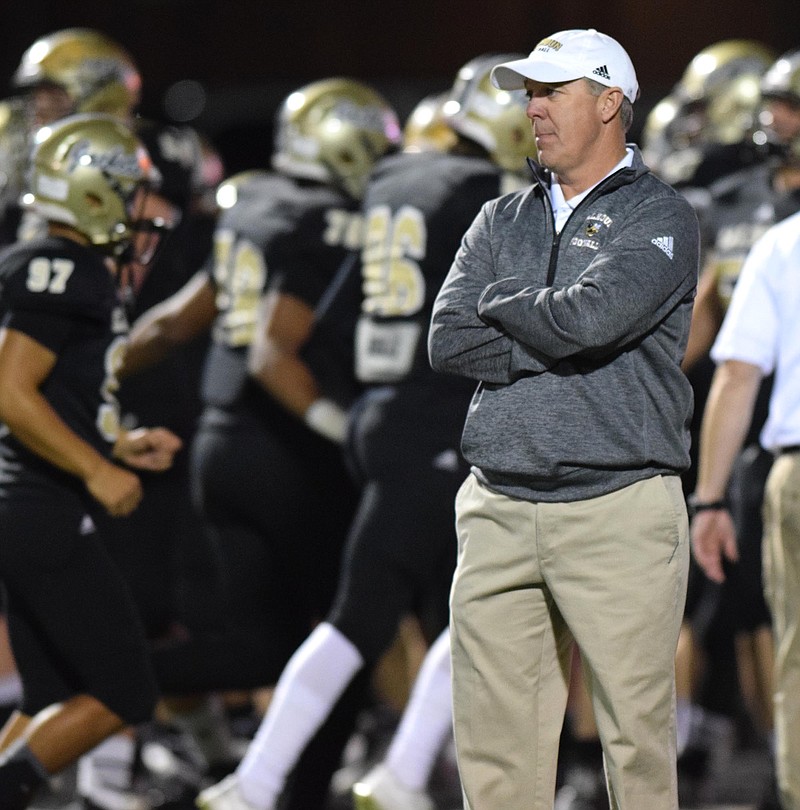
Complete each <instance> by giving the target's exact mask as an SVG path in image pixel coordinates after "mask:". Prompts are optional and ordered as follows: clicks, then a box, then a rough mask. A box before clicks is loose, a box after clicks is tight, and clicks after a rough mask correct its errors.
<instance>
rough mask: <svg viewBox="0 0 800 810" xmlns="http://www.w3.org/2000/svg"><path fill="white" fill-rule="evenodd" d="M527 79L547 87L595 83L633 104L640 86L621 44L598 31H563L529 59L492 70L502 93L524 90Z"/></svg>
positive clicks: (493, 77) (550, 37)
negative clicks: (614, 90) (617, 91)
mask: <svg viewBox="0 0 800 810" xmlns="http://www.w3.org/2000/svg"><path fill="white" fill-rule="evenodd" d="M525 79H532V80H533V81H535V82H544V83H546V84H551V83H557V82H570V81H573V80H574V79H593V80H594V81H596V82H599V83H600V84H603V85H605V86H606V87H619V88H620V89H621V90H622V92H623V93H624V95H625V97H626V98H627V99H628V100H629V101H631V102H633V101H636V97H637V96H638V95H639V82H637V81H636V71H635V70H634V69H633V63H632V62H631V59H630V57H629V56H628V54H627V53H626V52H625V49H624V48H623V47H622V45H620V44H619V42H617V40H615V39H613V38H612V37H610V36H608V35H607V34H601V33H600V32H599V31H595V29H594V28H589V29H583V28H573V29H571V30H569V31H559V32H558V33H557V34H553V35H552V36H549V37H547V38H546V39H543V40H542V41H541V42H540V43H539V44H538V45H537V46H536V47H535V48H534V49H533V50H532V51H531V53H530V55H529V56H528V57H527V58H526V59H517V60H515V61H513V62H504V63H503V64H500V65H497V66H496V67H495V68H494V70H492V81H493V82H494V84H495V86H496V87H499V88H500V89H501V90H521V89H523V88H524V87H525Z"/></svg>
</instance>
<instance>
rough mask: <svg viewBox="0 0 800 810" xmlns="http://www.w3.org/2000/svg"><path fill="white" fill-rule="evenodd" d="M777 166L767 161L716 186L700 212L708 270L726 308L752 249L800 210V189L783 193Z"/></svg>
mask: <svg viewBox="0 0 800 810" xmlns="http://www.w3.org/2000/svg"><path fill="white" fill-rule="evenodd" d="M773 174H774V168H773V167H772V166H771V165H770V164H767V163H762V164H759V165H757V166H753V167H751V168H749V169H745V170H743V171H741V172H736V173H735V174H731V175H729V176H728V177H725V178H723V179H722V180H720V181H719V182H717V183H715V184H714V185H712V186H711V187H710V189H709V200H710V203H709V204H708V206H707V207H706V208H705V209H704V210H703V211H702V212H701V223H702V226H703V228H702V234H703V241H704V247H705V250H706V255H705V262H706V265H707V270H708V272H712V273H713V274H714V278H715V279H716V286H717V293H718V295H719V299H720V301H721V303H722V305H723V307H724V308H725V309H727V307H728V304H729V303H730V300H731V296H732V295H733V288H734V286H735V285H736V282H737V280H738V278H739V273H740V271H741V269H742V265H743V264H744V261H745V259H746V258H747V255H748V253H749V252H750V249H751V248H752V247H753V245H754V244H755V243H756V241H758V239H759V238H760V237H761V236H763V235H764V233H765V232H766V231H767V230H768V229H769V228H771V227H772V226H773V225H774V224H775V223H776V222H780V220H782V219H785V218H786V217H788V216H790V215H791V214H794V213H796V212H797V211H798V210H800V191H798V190H793V191H783V190H781V191H778V190H776V189H775V187H774V184H773Z"/></svg>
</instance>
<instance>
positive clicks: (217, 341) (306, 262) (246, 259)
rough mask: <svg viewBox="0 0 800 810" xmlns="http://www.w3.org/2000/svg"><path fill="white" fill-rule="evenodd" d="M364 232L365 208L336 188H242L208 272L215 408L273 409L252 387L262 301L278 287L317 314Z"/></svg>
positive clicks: (284, 181)
mask: <svg viewBox="0 0 800 810" xmlns="http://www.w3.org/2000/svg"><path fill="white" fill-rule="evenodd" d="M360 234H361V229H360V217H359V214H358V211H357V205H356V204H355V203H354V202H353V201H352V200H351V199H350V198H349V197H347V196H345V195H344V194H342V193H340V192H339V191H337V190H335V189H333V188H331V187H328V186H325V185H321V184H319V183H310V182H306V181H298V180H295V179H293V178H289V177H286V176H284V175H280V174H273V173H268V172H254V173H252V174H250V175H249V176H248V177H246V178H245V179H244V180H241V181H240V182H239V184H238V187H237V199H236V202H235V204H234V205H233V206H232V207H230V208H228V209H225V210H223V212H222V214H221V215H220V219H219V221H218V224H217V228H216V231H215V234H214V255H213V264H212V265H211V266H209V268H208V270H209V272H210V273H211V274H212V277H213V282H214V285H215V287H216V290H217V308H218V310H219V315H218V316H217V319H216V321H215V323H214V327H213V331H212V342H211V347H210V349H209V353H208V358H207V361H206V367H205V369H204V375H203V399H204V401H205V403H206V404H207V405H213V406H217V407H222V408H229V409H230V408H233V407H234V406H235V407H236V408H243V409H246V410H249V411H251V412H253V411H255V412H258V411H260V410H261V409H262V408H263V407H265V406H266V405H267V403H266V402H264V401H261V402H259V401H258V400H265V399H266V395H265V394H263V393H262V392H261V391H260V389H259V388H258V387H257V386H255V385H253V384H248V383H247V349H248V346H249V345H250V343H251V342H252V339H253V334H254V331H253V330H254V329H255V327H256V316H257V307H258V302H259V299H260V297H261V296H262V294H263V293H264V292H266V291H268V290H271V289H277V290H280V291H281V292H284V293H287V294H291V295H293V296H295V297H297V298H299V299H301V300H302V301H304V302H305V303H307V304H308V306H309V307H311V308H312V309H314V308H315V307H316V304H317V302H318V300H319V298H320V296H321V295H322V293H323V292H324V291H325V289H326V288H327V286H328V285H329V284H330V282H331V280H332V279H333V277H334V275H335V273H336V271H337V270H338V268H339V265H340V264H341V263H342V260H343V259H344V257H345V255H346V253H347V250H348V249H353V248H355V247H357V246H358V245H359V244H360ZM245 399H246V400H247V401H244V400H245Z"/></svg>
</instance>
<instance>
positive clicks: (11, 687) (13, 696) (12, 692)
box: [0, 672, 22, 706]
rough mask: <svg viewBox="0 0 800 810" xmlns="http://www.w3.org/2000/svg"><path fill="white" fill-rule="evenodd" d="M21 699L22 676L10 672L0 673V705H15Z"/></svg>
mask: <svg viewBox="0 0 800 810" xmlns="http://www.w3.org/2000/svg"><path fill="white" fill-rule="evenodd" d="M21 701H22V678H20V677H19V674H18V673H16V672H12V673H10V674H9V675H0V706H17V705H19V703H20V702H21Z"/></svg>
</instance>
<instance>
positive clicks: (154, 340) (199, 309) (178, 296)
mask: <svg viewBox="0 0 800 810" xmlns="http://www.w3.org/2000/svg"><path fill="white" fill-rule="evenodd" d="M216 315H217V305H216V289H215V287H214V284H213V282H212V281H211V277H210V276H209V275H208V274H207V273H206V272H205V271H202V270H201V271H199V272H198V273H195V275H194V276H193V277H192V278H190V279H189V281H187V282H186V284H184V286H183V287H182V288H181V289H180V290H178V291H177V292H176V293H174V294H173V295H171V296H170V297H169V298H167V299H166V300H164V301H162V302H161V303H159V304H156V305H155V306H154V307H151V308H150V309H149V310H147V312H145V313H144V314H143V315H141V316H140V317H139V318H138V319H137V320H136V322H135V323H134V324H133V326H132V327H131V332H130V342H129V344H128V348H127V350H126V352H125V359H124V360H123V363H122V368H121V369H120V370H119V372H118V376H119V377H120V378H122V377H125V376H128V375H129V374H135V373H136V372H137V371H141V370H142V369H144V368H148V367H149V366H152V365H154V364H155V363H158V362H159V361H160V360H163V359H164V358H165V357H167V355H168V354H169V353H170V352H171V351H173V350H174V349H175V348H177V347H178V346H181V345H183V344H184V343H189V342H190V341H191V340H193V339H194V338H196V337H199V336H200V335H202V334H203V333H204V332H207V331H208V329H210V327H211V324H212V323H213V322H214V318H215V317H216Z"/></svg>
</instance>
